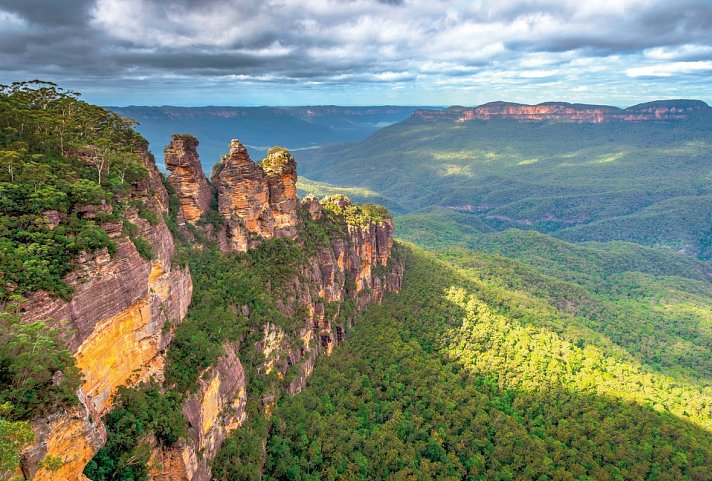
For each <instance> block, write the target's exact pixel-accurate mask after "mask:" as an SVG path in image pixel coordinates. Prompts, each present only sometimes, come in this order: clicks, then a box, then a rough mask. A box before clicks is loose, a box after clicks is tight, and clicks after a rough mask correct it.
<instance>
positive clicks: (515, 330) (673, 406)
mask: <svg viewBox="0 0 712 481" xmlns="http://www.w3.org/2000/svg"><path fill="white" fill-rule="evenodd" d="M446 298H447V300H448V301H450V302H452V303H454V304H456V305H457V306H459V307H461V308H462V309H463V310H464V312H465V317H464V319H463V320H462V324H461V325H460V326H459V327H455V328H453V329H451V330H450V332H448V333H447V334H445V335H444V336H443V339H445V340H447V344H448V345H447V348H446V351H447V353H448V354H449V355H450V356H451V357H452V358H453V359H457V360H459V362H460V363H461V364H462V365H463V366H464V367H466V368H467V369H468V370H470V371H471V372H473V373H476V374H478V375H485V376H487V375H496V376H497V377H498V382H499V385H500V387H501V388H516V389H526V390H529V391H540V390H546V389H551V388H556V387H561V388H565V389H567V390H569V391H571V392H572V393H579V394H596V395H601V396H609V397H615V398H619V399H621V400H625V401H628V402H635V403H637V404H640V405H642V406H649V407H652V408H653V409H655V410H656V411H659V412H669V413H671V414H673V415H675V416H677V417H678V418H681V419H685V420H687V421H689V422H692V423H694V424H697V425H698V426H700V427H702V428H704V429H706V430H708V431H711V432H712V415H711V414H710V412H709V406H710V405H712V388H710V387H702V386H699V385H697V384H695V385H693V384H692V383H685V382H682V381H680V380H679V379H673V378H672V377H670V376H666V375H664V374H660V373H653V372H650V371H648V370H647V369H645V368H644V367H643V366H641V365H640V364H638V363H637V362H634V361H632V360H629V359H619V358H616V357H613V356H611V355H609V354H606V353H604V352H603V351H602V350H601V349H600V348H599V347H597V346H594V345H592V344H586V343H584V344H582V345H580V346H579V345H576V344H574V343H572V342H570V341H568V340H566V339H564V338H562V337H561V336H560V335H559V334H557V333H555V332H552V331H551V330H549V329H547V328H543V327H535V326H524V325H522V323H521V322H519V321H517V320H514V319H509V318H506V317H504V316H502V315H500V314H497V313H496V312H495V311H494V310H492V308H491V307H490V306H488V305H487V304H486V303H485V302H483V301H481V300H480V299H478V298H477V297H475V296H474V295H471V294H469V293H468V292H467V291H466V290H465V289H463V288H459V287H456V286H451V287H450V288H449V289H448V290H447V294H446ZM626 357H627V356H626ZM625 379H636V380H637V382H636V383H629V382H624V381H623V380H625ZM663 398H666V402H665V405H663V404H662V403H660V402H659V401H658V400H660V399H663Z"/></svg>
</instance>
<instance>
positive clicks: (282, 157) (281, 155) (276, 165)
mask: <svg viewBox="0 0 712 481" xmlns="http://www.w3.org/2000/svg"><path fill="white" fill-rule="evenodd" d="M290 160H293V159H292V154H290V153H289V150H287V149H285V148H283V147H278V146H274V147H272V148H271V149H269V150H268V151H267V157H265V158H264V159H262V161H261V162H260V166H261V167H262V169H263V170H264V171H265V172H267V173H268V174H281V173H282V171H283V170H284V168H285V167H286V166H287V164H288V163H289V161H290Z"/></svg>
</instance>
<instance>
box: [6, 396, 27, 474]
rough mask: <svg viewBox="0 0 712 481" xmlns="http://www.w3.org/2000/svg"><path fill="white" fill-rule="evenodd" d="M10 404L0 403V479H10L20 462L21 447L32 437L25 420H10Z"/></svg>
mask: <svg viewBox="0 0 712 481" xmlns="http://www.w3.org/2000/svg"><path fill="white" fill-rule="evenodd" d="M10 412H12V408H11V406H10V404H7V403H6V404H0V479H10V478H11V476H12V475H13V474H15V471H16V470H17V466H18V465H19V464H20V452H21V451H22V448H23V447H24V446H26V445H27V444H28V443H29V442H31V441H32V440H33V439H34V434H33V433H32V429H31V428H30V425H29V423H28V422H27V421H11V420H9V419H7V418H6V416H7V415H8V414H9V413H10Z"/></svg>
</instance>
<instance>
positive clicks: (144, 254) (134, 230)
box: [123, 220, 153, 260]
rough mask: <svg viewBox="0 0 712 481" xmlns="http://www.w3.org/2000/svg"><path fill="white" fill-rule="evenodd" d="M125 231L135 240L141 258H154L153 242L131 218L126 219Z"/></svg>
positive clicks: (127, 235) (132, 240)
mask: <svg viewBox="0 0 712 481" xmlns="http://www.w3.org/2000/svg"><path fill="white" fill-rule="evenodd" d="M123 233H124V235H125V236H126V237H128V238H129V239H130V240H131V242H133V245H134V247H136V250H137V251H138V254H139V255H140V256H141V258H143V259H145V260H151V259H153V247H152V246H151V243H150V242H149V241H148V240H147V239H146V238H145V237H144V236H142V235H141V231H140V230H139V228H138V226H137V225H136V224H134V223H133V222H131V221H129V220H124V225H123Z"/></svg>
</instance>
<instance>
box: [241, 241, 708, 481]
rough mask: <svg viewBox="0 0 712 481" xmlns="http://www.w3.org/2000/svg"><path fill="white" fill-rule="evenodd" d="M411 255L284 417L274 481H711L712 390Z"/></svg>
mask: <svg viewBox="0 0 712 481" xmlns="http://www.w3.org/2000/svg"><path fill="white" fill-rule="evenodd" d="M405 255H406V260H407V268H406V277H405V280H404V284H403V290H402V291H401V293H400V294H399V295H397V296H388V297H387V298H386V299H385V300H384V302H383V304H381V305H380V306H372V307H370V308H369V309H368V310H367V311H366V313H365V314H364V316H362V318H361V319H360V320H359V322H358V324H357V325H356V327H355V328H354V330H353V331H352V332H351V335H350V336H349V340H348V341H347V342H346V343H345V344H344V345H343V346H341V347H339V348H337V349H336V350H335V352H334V354H332V356H330V357H328V358H325V359H320V361H319V363H318V364H317V366H316V368H315V371H314V373H313V375H312V377H311V378H310V381H309V385H308V387H307V389H306V390H305V391H303V392H302V393H301V394H299V395H297V396H295V397H292V398H286V399H283V400H282V402H281V403H280V404H279V405H278V406H277V408H276V409H275V410H274V412H273V415H272V417H271V420H270V423H271V429H270V438H269V440H268V444H267V460H266V464H265V465H264V468H263V469H264V471H265V476H264V478H263V479H268V480H269V479H275V480H277V479H304V480H307V479H322V480H329V479H339V480H347V479H349V480H354V479H357V480H358V479H363V480H365V479H422V480H426V479H453V480H455V479H542V480H543V479H688V480H703V479H707V478H708V477H709V476H710V475H712V473H711V472H710V469H709V466H710V465H712V449H711V448H710V445H709V442H708V441H707V439H708V432H707V429H709V426H710V422H711V421H712V419H711V418H710V416H709V412H707V411H706V409H705V408H704V407H703V406H707V405H709V402H710V397H709V396H710V393H709V392H706V391H705V390H700V388H699V387H694V386H692V385H690V384H688V385H682V384H680V383H679V382H676V381H671V380H670V379H669V378H667V377H666V376H664V375H661V374H656V373H654V372H651V371H649V370H646V369H645V368H643V367H642V366H641V365H640V364H639V363H636V362H635V360H633V359H631V358H630V357H629V356H627V355H626V354H625V353H624V352H621V350H615V349H614V350H609V349H607V348H606V344H607V343H609V341H607V340H605V339H603V338H601V337H600V336H596V335H595V334H591V335H590V336H589V337H586V338H584V339H581V337H580V336H579V335H578V333H577V332H575V331H574V332H571V331H569V330H568V329H567V328H566V323H568V322H569V319H567V318H566V317H558V315H557V314H554V315H552V313H551V312H546V311H543V310H542V309H543V308H542V307H540V306H537V305H536V304H534V303H532V302H531V301H527V299H526V297H524V296H518V297H516V296H514V295H512V296H510V297H507V296H506V290H504V289H502V290H497V293H498V295H499V296H500V297H499V298H493V297H492V296H493V295H494V294H493V292H491V291H488V290H487V289H486V288H485V287H486V286H483V285H482V283H481V281H480V280H479V279H477V278H476V277H473V276H472V274H471V272H469V271H460V270H456V269H454V268H452V267H449V266H448V265H446V264H444V263H442V262H439V261H436V260H435V259H433V258H432V257H431V256H429V255H425V254H424V253H422V252H419V251H417V250H413V249H410V248H409V249H407V250H406V252H405ZM530 319H533V320H534V321H537V319H538V321H537V322H538V325H536V326H534V325H533V324H527V321H529V320H530ZM555 326H558V328H559V330H558V331H557V330H556V329H554V327H555ZM579 345H580V346H579ZM685 390H687V392H688V394H689V395H685V394H684V391H685ZM681 391H683V392H682V393H681ZM707 391H708V390H707ZM700 408H702V409H700ZM673 413H674V414H673ZM702 426H705V428H703V427H702ZM242 469H243V470H244V469H246V468H244V467H243V468H242ZM254 469H261V468H260V467H259V466H256V467H255V468H254ZM229 479H249V478H241V477H234V478H229Z"/></svg>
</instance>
